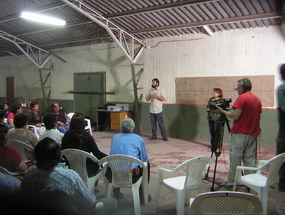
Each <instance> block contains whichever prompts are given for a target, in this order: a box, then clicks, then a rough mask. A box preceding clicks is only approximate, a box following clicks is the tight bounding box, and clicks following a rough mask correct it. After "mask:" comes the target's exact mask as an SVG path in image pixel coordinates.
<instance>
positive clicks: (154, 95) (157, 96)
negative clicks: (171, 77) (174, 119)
mask: <svg viewBox="0 0 285 215" xmlns="http://www.w3.org/2000/svg"><path fill="white" fill-rule="evenodd" d="M153 97H154V98H156V99H158V100H160V101H162V102H164V101H165V100H166V98H165V97H163V96H160V95H158V94H157V93H155V94H153Z"/></svg>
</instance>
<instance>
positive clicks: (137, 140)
mask: <svg viewBox="0 0 285 215" xmlns="http://www.w3.org/2000/svg"><path fill="white" fill-rule="evenodd" d="M134 128H135V123H134V121H133V120H132V119H131V118H127V119H125V120H123V121H122V123H121V133H120V134H116V135H114V136H113V137H112V143H111V150H110V155H117V154H121V155H128V156H131V157H134V158H137V159H139V160H141V161H142V162H147V164H148V181H149V178H150V164H149V162H148V161H147V159H148V156H147V152H146V148H145V144H144V139H143V138H142V137H140V136H139V135H137V134H134V133H133V131H134ZM133 169H134V171H133V183H135V182H136V181H137V180H138V179H139V178H140V177H141V176H142V170H141V168H140V167H139V166H138V165H136V164H133ZM106 177H107V179H108V180H109V181H110V182H111V181H112V173H111V170H110V169H108V170H107V172H106ZM140 195H141V196H142V190H141V187H140ZM114 197H115V198H121V197H120V190H119V188H115V189H114ZM150 198H151V197H150V196H149V199H150Z"/></svg>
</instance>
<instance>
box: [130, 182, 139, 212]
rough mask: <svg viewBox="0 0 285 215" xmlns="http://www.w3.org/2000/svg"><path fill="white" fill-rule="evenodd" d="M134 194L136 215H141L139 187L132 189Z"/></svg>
mask: <svg viewBox="0 0 285 215" xmlns="http://www.w3.org/2000/svg"><path fill="white" fill-rule="evenodd" d="M132 193H133V198H134V211H135V215H140V214H141V206H140V195H139V186H135V187H132Z"/></svg>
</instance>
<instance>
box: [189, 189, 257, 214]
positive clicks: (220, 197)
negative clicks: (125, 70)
mask: <svg viewBox="0 0 285 215" xmlns="http://www.w3.org/2000/svg"><path fill="white" fill-rule="evenodd" d="M190 208H191V212H192V213H193V214H195V215H198V214H203V215H207V214H209V215H210V214H211V215H212V214H219V215H232V214H240V215H242V214H244V215H251V214H252V215H256V214H261V212H262V205H261V202H260V200H259V199H258V197H257V196H255V195H253V194H249V193H243V192H235V191H217V192H207V193H202V194H200V195H198V196H196V197H195V198H194V200H193V202H192V203H191V206H190ZM192 213H191V214H192Z"/></svg>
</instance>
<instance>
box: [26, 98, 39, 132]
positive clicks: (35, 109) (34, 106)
mask: <svg viewBox="0 0 285 215" xmlns="http://www.w3.org/2000/svg"><path fill="white" fill-rule="evenodd" d="M27 114H28V124H29V125H34V126H36V127H42V116H41V114H40V112H39V103H37V102H32V103H31V104H30V110H29V111H28V113H27Z"/></svg>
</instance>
